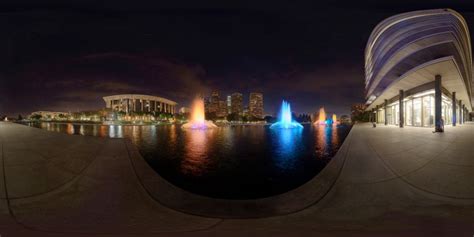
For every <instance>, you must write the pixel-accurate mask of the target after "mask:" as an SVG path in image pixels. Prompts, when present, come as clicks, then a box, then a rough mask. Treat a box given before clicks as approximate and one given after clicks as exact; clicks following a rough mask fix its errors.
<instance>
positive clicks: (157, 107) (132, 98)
mask: <svg viewBox="0 0 474 237" xmlns="http://www.w3.org/2000/svg"><path fill="white" fill-rule="evenodd" d="M103 99H104V101H105V106H106V108H108V109H112V110H113V111H115V112H125V113H126V114H130V113H132V112H155V111H156V112H163V113H172V114H174V113H176V105H177V104H178V103H176V102H174V101H172V100H169V99H165V98H162V97H158V96H151V95H138V94H123V95H111V96H105V97H103Z"/></svg>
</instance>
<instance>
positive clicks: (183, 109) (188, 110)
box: [179, 107, 191, 114]
mask: <svg viewBox="0 0 474 237" xmlns="http://www.w3.org/2000/svg"><path fill="white" fill-rule="evenodd" d="M179 113H180V114H187V113H191V109H190V108H188V107H181V108H180V109H179Z"/></svg>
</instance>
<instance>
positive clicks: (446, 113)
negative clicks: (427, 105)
mask: <svg viewBox="0 0 474 237" xmlns="http://www.w3.org/2000/svg"><path fill="white" fill-rule="evenodd" d="M452 104H453V103H452V99H450V98H448V97H447V96H445V95H443V97H442V103H441V119H442V120H443V123H444V125H449V124H452V123H453V106H452Z"/></svg>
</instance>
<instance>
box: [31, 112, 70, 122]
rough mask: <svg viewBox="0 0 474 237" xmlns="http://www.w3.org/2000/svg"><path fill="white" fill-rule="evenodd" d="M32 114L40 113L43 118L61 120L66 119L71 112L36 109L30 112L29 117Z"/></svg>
mask: <svg viewBox="0 0 474 237" xmlns="http://www.w3.org/2000/svg"><path fill="white" fill-rule="evenodd" d="M34 115H40V116H41V119H44V120H49V119H52V120H58V119H59V120H61V119H67V118H68V117H69V116H70V115H71V114H70V113H69V112H53V111H36V112H33V113H31V114H30V116H29V117H30V118H31V117H32V116H34Z"/></svg>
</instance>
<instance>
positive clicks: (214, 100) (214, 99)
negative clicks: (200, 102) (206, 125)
mask: <svg viewBox="0 0 474 237" xmlns="http://www.w3.org/2000/svg"><path fill="white" fill-rule="evenodd" d="M219 101H220V96H219V92H218V91H213V92H212V93H211V97H210V100H209V109H208V112H209V113H216V114H217V113H218V112H219Z"/></svg>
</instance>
